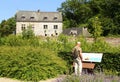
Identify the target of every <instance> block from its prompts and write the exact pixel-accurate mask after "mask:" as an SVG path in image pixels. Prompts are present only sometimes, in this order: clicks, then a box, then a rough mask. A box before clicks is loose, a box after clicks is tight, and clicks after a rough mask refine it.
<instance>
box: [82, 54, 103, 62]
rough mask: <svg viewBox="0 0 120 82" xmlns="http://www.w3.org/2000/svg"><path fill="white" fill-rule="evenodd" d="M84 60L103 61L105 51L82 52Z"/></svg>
mask: <svg viewBox="0 0 120 82" xmlns="http://www.w3.org/2000/svg"><path fill="white" fill-rule="evenodd" d="M82 56H83V61H86V62H101V60H102V56H103V53H82Z"/></svg>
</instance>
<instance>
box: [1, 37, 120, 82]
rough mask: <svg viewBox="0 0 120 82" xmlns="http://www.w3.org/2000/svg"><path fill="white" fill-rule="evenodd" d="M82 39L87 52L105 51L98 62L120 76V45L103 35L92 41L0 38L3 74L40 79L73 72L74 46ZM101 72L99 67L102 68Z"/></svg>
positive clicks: (27, 78) (76, 38) (12, 76)
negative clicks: (107, 41) (72, 54)
mask: <svg viewBox="0 0 120 82" xmlns="http://www.w3.org/2000/svg"><path fill="white" fill-rule="evenodd" d="M76 41H81V43H82V45H81V47H82V49H83V52H101V53H103V54H104V55H103V59H102V62H101V63H96V66H97V65H99V66H101V68H102V71H103V72H104V73H105V74H108V75H109V74H111V75H120V67H119V66H120V63H119V61H120V52H119V51H120V47H112V46H110V45H109V44H107V43H106V42H105V41H104V38H99V39H97V40H96V42H94V43H88V42H87V41H86V39H85V38H84V37H81V36H79V37H71V36H65V35H60V36H59V37H46V38H45V37H34V38H29V39H24V38H23V37H22V36H21V35H18V36H15V35H10V36H8V37H4V38H0V76H2V77H10V78H17V79H21V80H27V81H28V80H31V81H39V80H41V79H47V78H52V77H56V76H57V75H59V74H71V72H72V70H71V65H72V57H71V49H72V48H73V46H75V43H76ZM98 71H99V70H98Z"/></svg>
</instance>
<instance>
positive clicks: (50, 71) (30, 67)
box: [0, 46, 67, 81]
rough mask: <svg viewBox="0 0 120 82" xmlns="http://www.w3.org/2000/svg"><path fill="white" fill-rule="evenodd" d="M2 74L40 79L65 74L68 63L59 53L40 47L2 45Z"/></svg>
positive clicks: (0, 63)
mask: <svg viewBox="0 0 120 82" xmlns="http://www.w3.org/2000/svg"><path fill="white" fill-rule="evenodd" d="M0 50H1V51H0V76H2V77H10V78H16V79H21V80H27V81H39V80H41V79H47V78H52V77H56V76H57V75H59V74H64V73H65V71H66V68H67V67H66V63H65V61H63V60H62V59H61V58H59V57H58V56H57V53H55V52H53V51H51V50H49V49H47V48H46V49H45V48H44V49H43V48H40V47H36V48H32V47H30V46H24V47H6V46H2V47H0Z"/></svg>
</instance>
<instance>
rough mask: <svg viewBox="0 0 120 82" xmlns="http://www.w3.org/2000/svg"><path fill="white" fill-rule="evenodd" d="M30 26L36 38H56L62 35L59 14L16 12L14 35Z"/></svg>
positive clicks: (60, 15)
mask: <svg viewBox="0 0 120 82" xmlns="http://www.w3.org/2000/svg"><path fill="white" fill-rule="evenodd" d="M29 26H31V28H32V30H33V32H34V34H35V35H36V36H58V35H59V34H61V33H62V13H61V12H40V11H39V10H38V11H18V12H17V13H16V34H21V33H22V32H23V30H25V29H28V27H29Z"/></svg>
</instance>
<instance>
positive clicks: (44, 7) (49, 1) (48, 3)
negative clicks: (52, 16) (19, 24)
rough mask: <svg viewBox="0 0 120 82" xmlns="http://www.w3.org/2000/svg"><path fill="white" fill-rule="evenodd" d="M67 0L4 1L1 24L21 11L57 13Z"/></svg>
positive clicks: (0, 18) (0, 14)
mask: <svg viewBox="0 0 120 82" xmlns="http://www.w3.org/2000/svg"><path fill="white" fill-rule="evenodd" d="M64 1H66V0H2V1H1V3H0V11H1V12H0V22H1V21H2V20H7V19H9V18H11V17H13V16H14V15H15V14H16V12H17V11H19V10H28V11H37V10H40V11H41V12H42V11H43V12H56V11H57V8H59V7H61V3H62V2H64Z"/></svg>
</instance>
